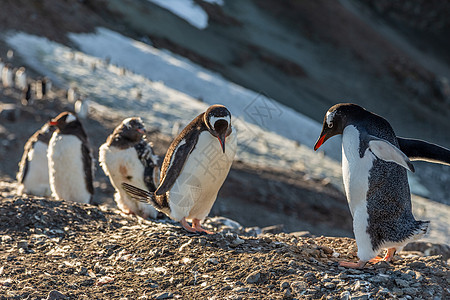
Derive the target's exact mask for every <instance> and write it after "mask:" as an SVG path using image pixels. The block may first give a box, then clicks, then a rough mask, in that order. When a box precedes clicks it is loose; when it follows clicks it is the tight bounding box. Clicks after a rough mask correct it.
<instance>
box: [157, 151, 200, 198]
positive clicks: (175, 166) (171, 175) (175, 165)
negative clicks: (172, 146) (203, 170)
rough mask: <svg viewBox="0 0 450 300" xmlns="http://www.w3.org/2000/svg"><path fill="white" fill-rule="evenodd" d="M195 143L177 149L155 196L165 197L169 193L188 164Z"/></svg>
mask: <svg viewBox="0 0 450 300" xmlns="http://www.w3.org/2000/svg"><path fill="white" fill-rule="evenodd" d="M180 144H181V143H180ZM194 146H195V143H190V144H189V143H184V144H181V145H179V146H178V147H177V149H176V150H175V151H174V153H173V154H172V156H173V157H171V163H170V165H169V166H168V168H167V170H166V172H165V176H164V178H161V183H160V184H159V187H158V189H157V190H156V192H155V194H156V195H157V196H161V195H164V194H165V193H167V192H168V191H169V190H170V189H171V188H172V186H173V185H174V184H175V181H176V180H177V178H178V176H179V175H180V172H181V170H182V169H183V167H184V165H185V164H186V161H187V158H188V157H189V154H190V153H191V151H192V150H193V149H194Z"/></svg>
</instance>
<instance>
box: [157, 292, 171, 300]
mask: <svg viewBox="0 0 450 300" xmlns="http://www.w3.org/2000/svg"><path fill="white" fill-rule="evenodd" d="M154 297H155V299H157V300H162V299H172V298H173V294H172V293H167V292H163V293H160V294H156V295H155V296H154Z"/></svg>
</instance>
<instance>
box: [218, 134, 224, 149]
mask: <svg viewBox="0 0 450 300" xmlns="http://www.w3.org/2000/svg"><path fill="white" fill-rule="evenodd" d="M217 138H218V139H219V142H220V146H221V147H222V150H223V153H225V134H221V135H219V136H218V137H217Z"/></svg>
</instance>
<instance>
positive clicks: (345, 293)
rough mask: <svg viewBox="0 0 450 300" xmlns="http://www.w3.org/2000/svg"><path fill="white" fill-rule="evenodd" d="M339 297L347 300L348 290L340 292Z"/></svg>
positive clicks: (348, 297)
mask: <svg viewBox="0 0 450 300" xmlns="http://www.w3.org/2000/svg"><path fill="white" fill-rule="evenodd" d="M340 297H341V300H349V299H350V292H349V291H345V292H342V293H341V295H340Z"/></svg>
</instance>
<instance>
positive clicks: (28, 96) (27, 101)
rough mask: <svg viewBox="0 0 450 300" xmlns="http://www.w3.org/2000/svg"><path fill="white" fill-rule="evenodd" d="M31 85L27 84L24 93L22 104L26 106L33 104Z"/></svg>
mask: <svg viewBox="0 0 450 300" xmlns="http://www.w3.org/2000/svg"><path fill="white" fill-rule="evenodd" d="M32 90H33V89H32V88H31V83H27V87H26V88H25V89H24V90H23V91H22V99H21V103H22V105H24V106H27V105H31V104H33V97H32V93H33V92H32Z"/></svg>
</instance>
